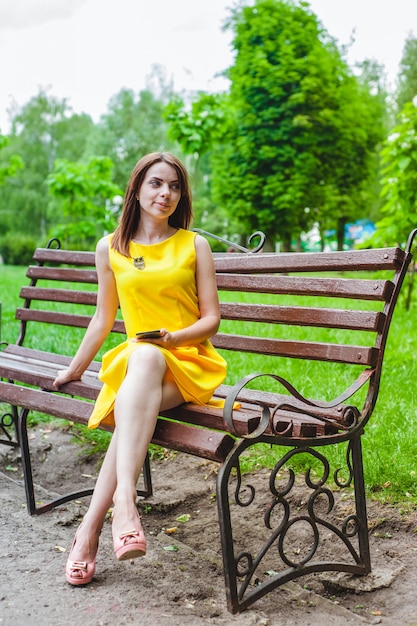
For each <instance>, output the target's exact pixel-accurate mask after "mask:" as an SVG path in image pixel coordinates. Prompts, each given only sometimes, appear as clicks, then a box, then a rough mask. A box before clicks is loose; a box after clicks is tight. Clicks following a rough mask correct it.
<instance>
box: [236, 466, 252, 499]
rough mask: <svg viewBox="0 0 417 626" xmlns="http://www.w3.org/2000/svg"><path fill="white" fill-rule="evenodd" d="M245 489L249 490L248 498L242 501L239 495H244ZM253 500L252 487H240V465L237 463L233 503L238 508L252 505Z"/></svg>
mask: <svg viewBox="0 0 417 626" xmlns="http://www.w3.org/2000/svg"><path fill="white" fill-rule="evenodd" d="M246 489H248V490H249V497H248V498H246V499H243V498H242V497H241V494H242V493H244V491H245V490H246ZM254 498H255V488H254V487H252V485H245V486H244V487H242V473H241V471H240V465H239V461H238V462H237V464H236V489H235V502H236V504H238V505H239V506H249V505H250V504H252V502H253V500H254Z"/></svg>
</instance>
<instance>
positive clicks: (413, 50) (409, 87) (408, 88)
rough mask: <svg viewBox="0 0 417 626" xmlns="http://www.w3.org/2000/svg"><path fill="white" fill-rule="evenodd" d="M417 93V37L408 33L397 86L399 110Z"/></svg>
mask: <svg viewBox="0 0 417 626" xmlns="http://www.w3.org/2000/svg"><path fill="white" fill-rule="evenodd" d="M416 94H417V39H416V38H415V37H414V36H413V35H412V34H410V35H408V37H407V39H406V41H405V44H404V49H403V54H402V58H401V63H400V73H399V79H398V88H397V111H398V112H401V111H402V109H403V108H404V105H405V104H406V103H407V102H411V101H412V99H413V98H414V96H415V95H416Z"/></svg>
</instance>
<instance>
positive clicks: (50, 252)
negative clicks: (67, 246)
mask: <svg viewBox="0 0 417 626" xmlns="http://www.w3.org/2000/svg"><path fill="white" fill-rule="evenodd" d="M33 260H34V261H37V262H38V263H69V264H71V265H91V266H94V265H95V254H94V252H86V251H84V250H82V251H81V250H60V249H56V248H37V249H36V250H35V253H34V255H33Z"/></svg>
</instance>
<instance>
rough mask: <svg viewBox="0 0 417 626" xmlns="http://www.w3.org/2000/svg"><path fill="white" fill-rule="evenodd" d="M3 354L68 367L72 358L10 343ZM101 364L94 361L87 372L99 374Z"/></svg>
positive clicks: (0, 353)
mask: <svg viewBox="0 0 417 626" xmlns="http://www.w3.org/2000/svg"><path fill="white" fill-rule="evenodd" d="M3 354H7V355H13V356H15V357H16V358H20V359H21V360H32V359H35V360H39V361H40V362H45V363H54V364H57V365H62V366H64V367H68V365H69V364H70V362H71V359H72V357H70V356H65V355H62V354H56V353H55V352H46V351H44V350H37V349H35V348H26V347H24V346H18V345H16V344H12V343H9V344H8V345H7V347H6V348H5V349H4V350H3V351H0V356H1V355H3ZM100 367H101V363H100V362H99V361H92V362H91V363H90V365H89V366H88V369H87V370H86V372H90V371H91V372H96V373H97V372H98V371H99V370H100Z"/></svg>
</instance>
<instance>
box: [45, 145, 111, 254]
mask: <svg viewBox="0 0 417 626" xmlns="http://www.w3.org/2000/svg"><path fill="white" fill-rule="evenodd" d="M112 170H113V163H112V161H111V159H109V158H107V157H94V158H91V159H89V160H88V162H87V163H82V162H78V163H71V162H69V161H67V160H64V159H57V160H56V161H55V165H54V169H53V171H52V173H51V174H50V175H49V176H48V178H47V184H48V186H49V190H50V193H51V195H52V196H53V197H54V198H57V199H59V200H60V210H61V212H62V215H63V216H65V218H66V220H65V223H64V224H61V225H55V226H54V230H53V232H51V236H54V237H58V239H60V240H61V241H62V242H63V243H64V244H65V246H66V247H68V246H71V244H76V245H77V246H80V245H81V246H82V247H84V248H90V247H91V246H94V244H95V242H96V241H97V239H98V238H99V237H101V236H102V235H103V234H104V233H105V232H110V231H112V230H114V228H115V227H116V225H117V214H116V211H117V209H118V208H119V206H118V204H117V203H115V202H114V199H118V198H120V203H121V202H122V197H121V193H122V191H121V189H119V188H118V187H117V186H116V185H115V184H114V183H112V181H111V176H112ZM52 208H53V210H56V203H55V202H53V203H52ZM112 209H115V210H112Z"/></svg>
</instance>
